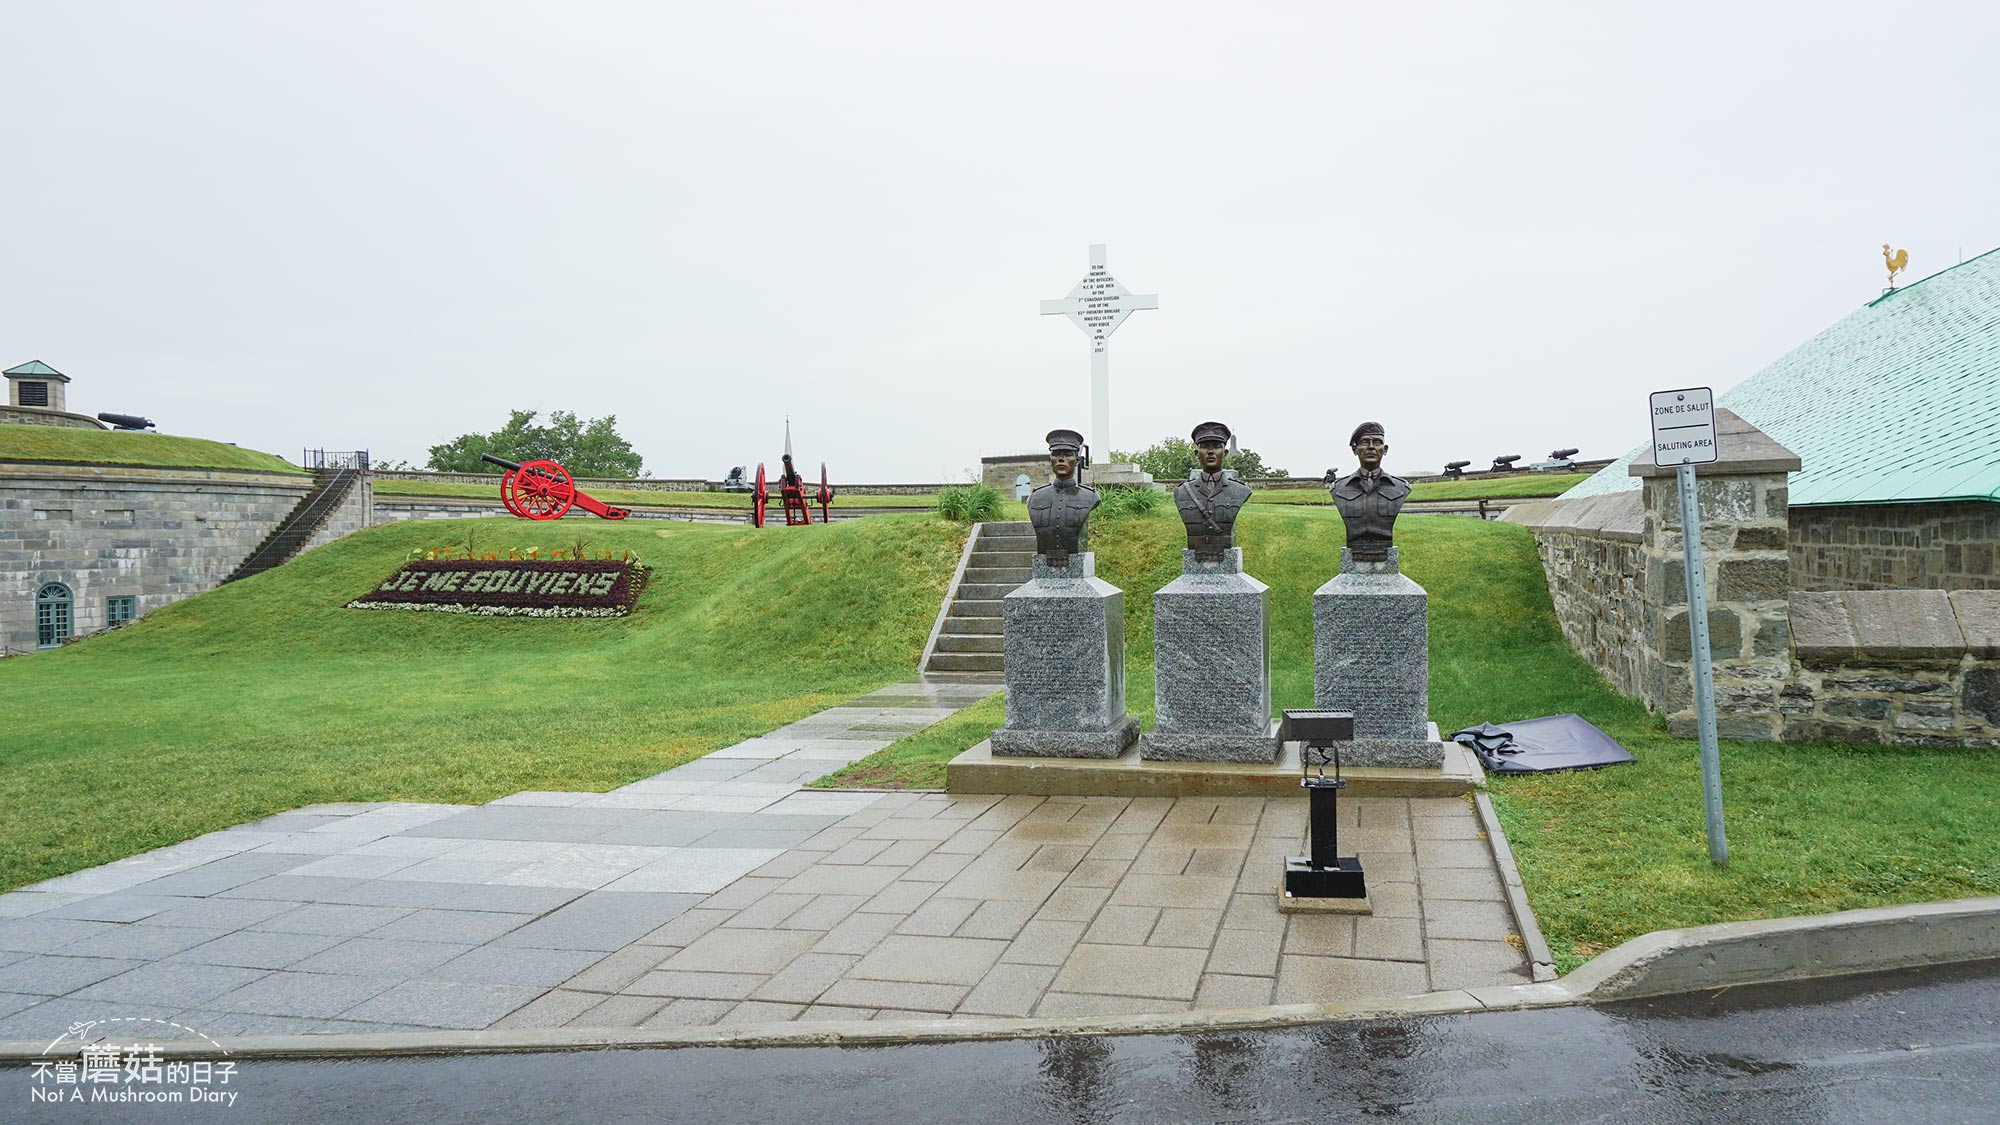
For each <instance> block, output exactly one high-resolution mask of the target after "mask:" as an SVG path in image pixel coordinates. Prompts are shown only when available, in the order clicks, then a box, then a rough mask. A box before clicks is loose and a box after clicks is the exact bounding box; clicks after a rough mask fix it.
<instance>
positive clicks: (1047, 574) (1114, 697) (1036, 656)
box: [993, 552, 1139, 758]
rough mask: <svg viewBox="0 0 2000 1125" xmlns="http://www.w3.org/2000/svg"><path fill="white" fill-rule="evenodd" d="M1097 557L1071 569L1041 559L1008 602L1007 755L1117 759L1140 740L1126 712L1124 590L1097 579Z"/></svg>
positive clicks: (1002, 734) (1077, 558)
mask: <svg viewBox="0 0 2000 1125" xmlns="http://www.w3.org/2000/svg"><path fill="white" fill-rule="evenodd" d="M1096 570H1097V567H1096V558H1095V556H1093V555H1091V554H1090V553H1088V552H1084V553H1079V554H1076V555H1072V556H1070V561H1069V563H1068V564H1067V565H1066V566H1063V567H1051V566H1049V565H1048V563H1047V562H1046V561H1044V560H1043V559H1041V558H1039V557H1038V558H1037V559H1036V560H1035V577H1034V578H1033V579H1032V580H1031V581H1029V582H1027V583H1026V584H1024V585H1022V586H1021V587H1020V588H1018V589H1016V590H1014V591H1012V592H1010V593H1009V594H1008V595H1007V596H1006V597H1005V598H1003V599H1002V607H1003V614H1004V616H1005V618H1006V634H1007V635H1006V647H1007V660H1006V668H1007V725H1006V726H1004V727H1001V728H1000V729H999V730H996V731H994V732H993V752H994V753H996V754H1002V755H1036V756H1049V757H1086V758H1112V757H1117V756H1118V755H1119V754H1122V753H1123V752H1124V751H1125V750H1126V749H1127V748H1129V747H1130V746H1131V745H1132V743H1133V741H1135V740H1136V739H1137V737H1138V733H1139V732H1138V724H1137V722H1136V721H1134V720H1133V719H1131V718H1130V717H1129V716H1128V715H1127V714H1126V713H1125V611H1124V598H1125V595H1124V593H1123V592H1122V591H1120V590H1119V589H1118V588H1117V587H1115V586H1113V585H1111V584H1110V583H1109V582H1106V581H1104V580H1103V579H1101V578H1098V577H1096Z"/></svg>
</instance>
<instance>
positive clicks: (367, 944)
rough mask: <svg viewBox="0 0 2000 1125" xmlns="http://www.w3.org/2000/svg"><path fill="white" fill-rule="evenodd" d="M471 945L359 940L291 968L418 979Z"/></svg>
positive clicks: (304, 971)
mask: <svg viewBox="0 0 2000 1125" xmlns="http://www.w3.org/2000/svg"><path fill="white" fill-rule="evenodd" d="M472 948H473V947H472V946H470V945H455V944H446V943H443V942H432V941H396V940H392V939H388V938H375V937H360V938H352V939H350V940H348V941H344V942H341V943H340V944H339V945H336V946H334V947H333V948H331V949H328V950H326V951H325V952H323V953H315V954H313V955H312V956H311V957H308V958H306V959H305V960H303V961H300V962H299V963H298V964H297V965H295V966H294V968H295V969H296V970H297V971H299V972H302V973H344V974H347V975H349V976H377V977H421V976H428V975H429V973H430V970H432V969H435V968H437V967H438V966H439V965H442V964H444V963H445V962H446V961H449V960H451V959H452V958H454V957H458V956H460V955H461V954H465V953H470V952H471V951H472Z"/></svg>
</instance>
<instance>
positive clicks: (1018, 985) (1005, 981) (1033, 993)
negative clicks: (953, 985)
mask: <svg viewBox="0 0 2000 1125" xmlns="http://www.w3.org/2000/svg"><path fill="white" fill-rule="evenodd" d="M1055 976H1056V967H1055V966H1054V965H1010V964H1000V965H995V966H993V969H992V970H991V971H990V972H988V973H987V974H986V975H985V976H984V977H982V978H981V979H980V981H979V984H978V985H976V986H975V987H974V988H973V990H972V991H971V993H969V994H968V995H967V996H966V998H965V1000H964V1001H963V1002H961V1003H960V1004H959V1006H958V1010H959V1011H960V1012H963V1013H968V1014H971V1015H986V1016H1028V1015H1031V1014H1033V1012H1034V1010H1035V1005H1036V1004H1038V1003H1040V1002H1041V999H1042V994H1043V993H1045V992H1047V991H1048V988H1049V982H1050V981H1052V980H1054V979H1055Z"/></svg>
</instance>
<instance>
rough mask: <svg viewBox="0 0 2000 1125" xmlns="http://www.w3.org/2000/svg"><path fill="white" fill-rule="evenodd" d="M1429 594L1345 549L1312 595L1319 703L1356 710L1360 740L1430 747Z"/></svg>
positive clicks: (1388, 566)
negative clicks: (1335, 570) (1427, 743)
mask: <svg viewBox="0 0 2000 1125" xmlns="http://www.w3.org/2000/svg"><path fill="white" fill-rule="evenodd" d="M1429 627H1430V596H1429V595H1428V594H1426V593H1425V592H1424V588H1423V587H1422V586H1419V585H1417V584H1416V583H1415V582H1412V581H1411V580H1410V579H1409V578H1407V577H1405V576H1404V575H1403V574H1401V573H1400V572H1399V571H1398V570H1397V549H1396V548H1394V547H1391V548H1389V558H1388V560H1387V561H1386V562H1379V563H1369V562H1357V561H1355V559H1354V557H1353V554H1352V552H1350V551H1347V550H1345V549H1343V550H1342V551H1341V552H1340V573H1339V574H1338V575H1336V576H1334V578H1333V580H1332V581H1330V582H1328V583H1327V584H1326V585H1324V586H1321V587H1320V588H1319V589H1318V590H1317V591H1316V592H1314V594H1313V701H1314V704H1315V706H1318V707H1322V708H1346V709H1349V710H1352V711H1353V712H1354V735H1355V738H1356V739H1357V740H1372V739H1390V740H1396V741H1404V742H1424V741H1428V740H1429V738H1430V737H1432V736H1431V735H1430V734H1429V733H1427V731H1428V728H1429V727H1430V635H1429Z"/></svg>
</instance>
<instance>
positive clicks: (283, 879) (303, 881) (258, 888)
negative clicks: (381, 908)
mask: <svg viewBox="0 0 2000 1125" xmlns="http://www.w3.org/2000/svg"><path fill="white" fill-rule="evenodd" d="M363 882H365V880H362V879H358V878H354V877H352V876H345V875H343V876H340V877H337V878H336V877H332V876H319V875H293V874H291V873H290V872H281V873H279V874H276V875H266V876H264V877H263V878H262V879H253V880H251V881H250V882H248V883H245V884H243V885H242V886H240V887H231V888H229V889H228V890H226V891H222V892H221V893H219V894H217V895H215V896H214V897H216V898H264V899H278V900H282V901H288V902H338V901H340V900H339V899H337V898H335V897H334V896H335V895H338V894H340V893H341V892H342V891H345V890H348V889H350V888H352V887H356V886H359V885H361V884H362V883H363Z"/></svg>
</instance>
